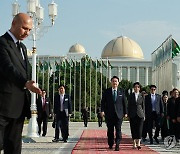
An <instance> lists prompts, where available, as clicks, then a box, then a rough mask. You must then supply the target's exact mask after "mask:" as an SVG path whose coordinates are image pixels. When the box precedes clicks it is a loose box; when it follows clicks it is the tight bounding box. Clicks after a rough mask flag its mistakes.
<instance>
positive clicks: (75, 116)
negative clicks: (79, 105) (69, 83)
mask: <svg viewBox="0 0 180 154" xmlns="http://www.w3.org/2000/svg"><path fill="white" fill-rule="evenodd" d="M74 61H75V64H74V119H75V118H76V60H75V59H74Z"/></svg>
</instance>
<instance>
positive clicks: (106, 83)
mask: <svg viewBox="0 0 180 154" xmlns="http://www.w3.org/2000/svg"><path fill="white" fill-rule="evenodd" d="M107 66H108V58H106V89H107V87H108V86H107V83H108V82H107V81H108V67H107Z"/></svg>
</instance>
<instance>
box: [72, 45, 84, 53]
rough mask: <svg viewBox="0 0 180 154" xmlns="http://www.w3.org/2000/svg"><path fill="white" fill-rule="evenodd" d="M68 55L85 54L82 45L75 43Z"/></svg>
mask: <svg viewBox="0 0 180 154" xmlns="http://www.w3.org/2000/svg"><path fill="white" fill-rule="evenodd" d="M69 53H86V52H85V49H84V47H83V46H82V45H80V44H78V43H76V44H75V45H73V46H71V47H70V49H69Z"/></svg>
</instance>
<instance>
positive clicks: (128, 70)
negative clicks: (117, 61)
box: [127, 66, 130, 81]
mask: <svg viewBox="0 0 180 154" xmlns="http://www.w3.org/2000/svg"><path fill="white" fill-rule="evenodd" d="M127 79H128V81H130V67H129V66H128V67H127Z"/></svg>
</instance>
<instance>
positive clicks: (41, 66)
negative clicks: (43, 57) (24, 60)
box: [39, 61, 43, 71]
mask: <svg viewBox="0 0 180 154" xmlns="http://www.w3.org/2000/svg"><path fill="white" fill-rule="evenodd" d="M39 69H40V71H42V70H43V64H42V63H41V61H39Z"/></svg>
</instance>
